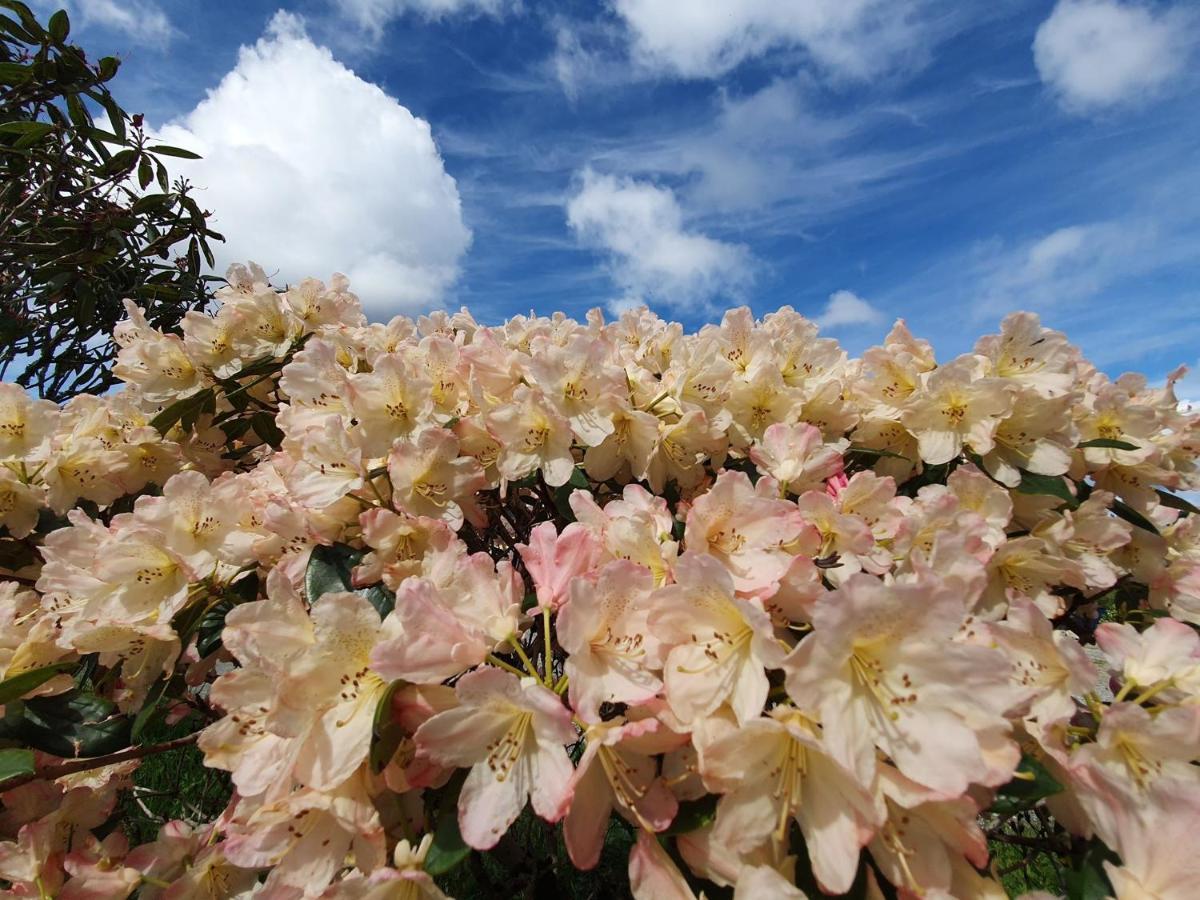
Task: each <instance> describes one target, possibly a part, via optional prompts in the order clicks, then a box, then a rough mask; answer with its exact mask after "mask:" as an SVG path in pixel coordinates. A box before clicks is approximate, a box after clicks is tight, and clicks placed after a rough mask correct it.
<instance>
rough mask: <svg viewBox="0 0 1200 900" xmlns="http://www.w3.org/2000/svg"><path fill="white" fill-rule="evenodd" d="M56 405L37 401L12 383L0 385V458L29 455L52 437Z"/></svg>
mask: <svg viewBox="0 0 1200 900" xmlns="http://www.w3.org/2000/svg"><path fill="white" fill-rule="evenodd" d="M58 422H59V410H58V404H57V403H52V402H50V401H49V400H38V399H35V398H34V397H31V396H30V395H29V393H28V392H27V391H25V390H24V389H23V388H21V387H19V386H18V385H15V384H6V383H4V382H0V459H2V460H10V459H22V458H25V457H28V456H32V455H33V453H34V451H35V450H37V449H38V448H39V447H40V446H41V445H42V442H43V441H45V440H46V439H48V438H49V437H50V436H51V435H52V434H54V430H55V427H56V426H57V425H58Z"/></svg>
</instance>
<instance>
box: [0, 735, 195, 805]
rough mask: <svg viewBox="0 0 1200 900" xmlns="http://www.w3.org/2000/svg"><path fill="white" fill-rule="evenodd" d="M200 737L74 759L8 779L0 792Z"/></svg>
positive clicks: (138, 756) (151, 753)
mask: <svg viewBox="0 0 1200 900" xmlns="http://www.w3.org/2000/svg"><path fill="white" fill-rule="evenodd" d="M198 737H200V732H199V731H195V732H192V733H191V734H186V735H184V736H183V737H178V738H175V739H174V740H170V741H166V742H165V743H162V744H149V745H146V746H142V747H129V748H127V749H125V750H118V751H117V752H116V753H109V754H108V755H107V756H93V757H91V758H89V759H76V760H72V761H71V762H66V763H59V764H58V765H53V766H44V767H42V768H41V769H39V770H38V771H36V772H34V773H33V774H32V775H20V776H18V777H16V778H10V779H9V780H8V781H4V782H0V790H5V791H11V790H12V789H13V788H17V787H20V786H21V785H23V784H28V783H29V782H31V781H41V780H42V779H53V778H61V777H63V776H64V775H74V774H76V773H77V772H87V771H89V770H91V769H99V768H102V767H104V766H111V765H114V764H116V763H122V762H128V761H129V760H131V759H141V758H142V757H144V756H154V755H155V754H157V753H167V752H169V751H171V750H178V749H179V748H180V747H186V746H188V745H189V744H194V743H196V739H197V738H198Z"/></svg>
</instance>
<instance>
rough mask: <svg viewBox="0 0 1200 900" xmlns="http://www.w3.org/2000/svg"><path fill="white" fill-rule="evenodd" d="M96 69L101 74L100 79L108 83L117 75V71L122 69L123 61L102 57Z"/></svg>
mask: <svg viewBox="0 0 1200 900" xmlns="http://www.w3.org/2000/svg"><path fill="white" fill-rule="evenodd" d="M96 68H97V69H98V70H99V72H100V77H101V78H102V79H104V80H105V81H108V80H109V79H110V78H112V77H113V76H114V75H116V74H117V69H119V68H121V61H120V60H119V59H117V58H116V57H115V56H102V57H101V58H100V62H98V63H96Z"/></svg>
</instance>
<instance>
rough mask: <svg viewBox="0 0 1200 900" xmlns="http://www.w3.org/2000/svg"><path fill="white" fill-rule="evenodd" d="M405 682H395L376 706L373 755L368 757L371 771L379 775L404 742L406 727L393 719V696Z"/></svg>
mask: <svg viewBox="0 0 1200 900" xmlns="http://www.w3.org/2000/svg"><path fill="white" fill-rule="evenodd" d="M403 684H404V682H403V681H393V682H392V683H391V684H389V685H388V686H387V690H386V691H384V692H383V696H382V697H380V698H379V703H377V704H376V706H375V720H374V722H373V723H372V726H371V734H372V735H373V738H372V740H371V753H370V756H369V757H368V758H369V760H370V763H371V771H372V772H374V773H376V774H379V773H380V772H382V771H383V768H384V766H386V765H387V764H388V761H389V760H390V759H391V758H392V757H393V756H395V755H396V748H398V747H399V746H400V742H401V741H402V740H404V737H405V733H404V726H402V725H401V724H400V723H399V722H397V721H395V720H394V719H393V718H392V695H394V694H395V693H396V691H397V690H398V689H399V688H400V687H402V686H403Z"/></svg>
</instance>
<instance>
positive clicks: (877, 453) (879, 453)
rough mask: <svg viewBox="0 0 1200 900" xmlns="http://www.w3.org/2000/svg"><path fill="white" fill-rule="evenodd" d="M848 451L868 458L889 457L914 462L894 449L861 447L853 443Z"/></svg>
mask: <svg viewBox="0 0 1200 900" xmlns="http://www.w3.org/2000/svg"><path fill="white" fill-rule="evenodd" d="M846 453H847V454H850V453H857V454H858V455H859V456H863V457H866V458H867V459H880V458H889V459H902V460H904V461H905V462H912V460H910V459H909V458H908V457H907V456H904V455H903V454H901V453H896V452H895V451H893V450H881V449H879V448H877V447H859V446H856V445H854V444H851V445H850V446H849V447H847V448H846Z"/></svg>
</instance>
